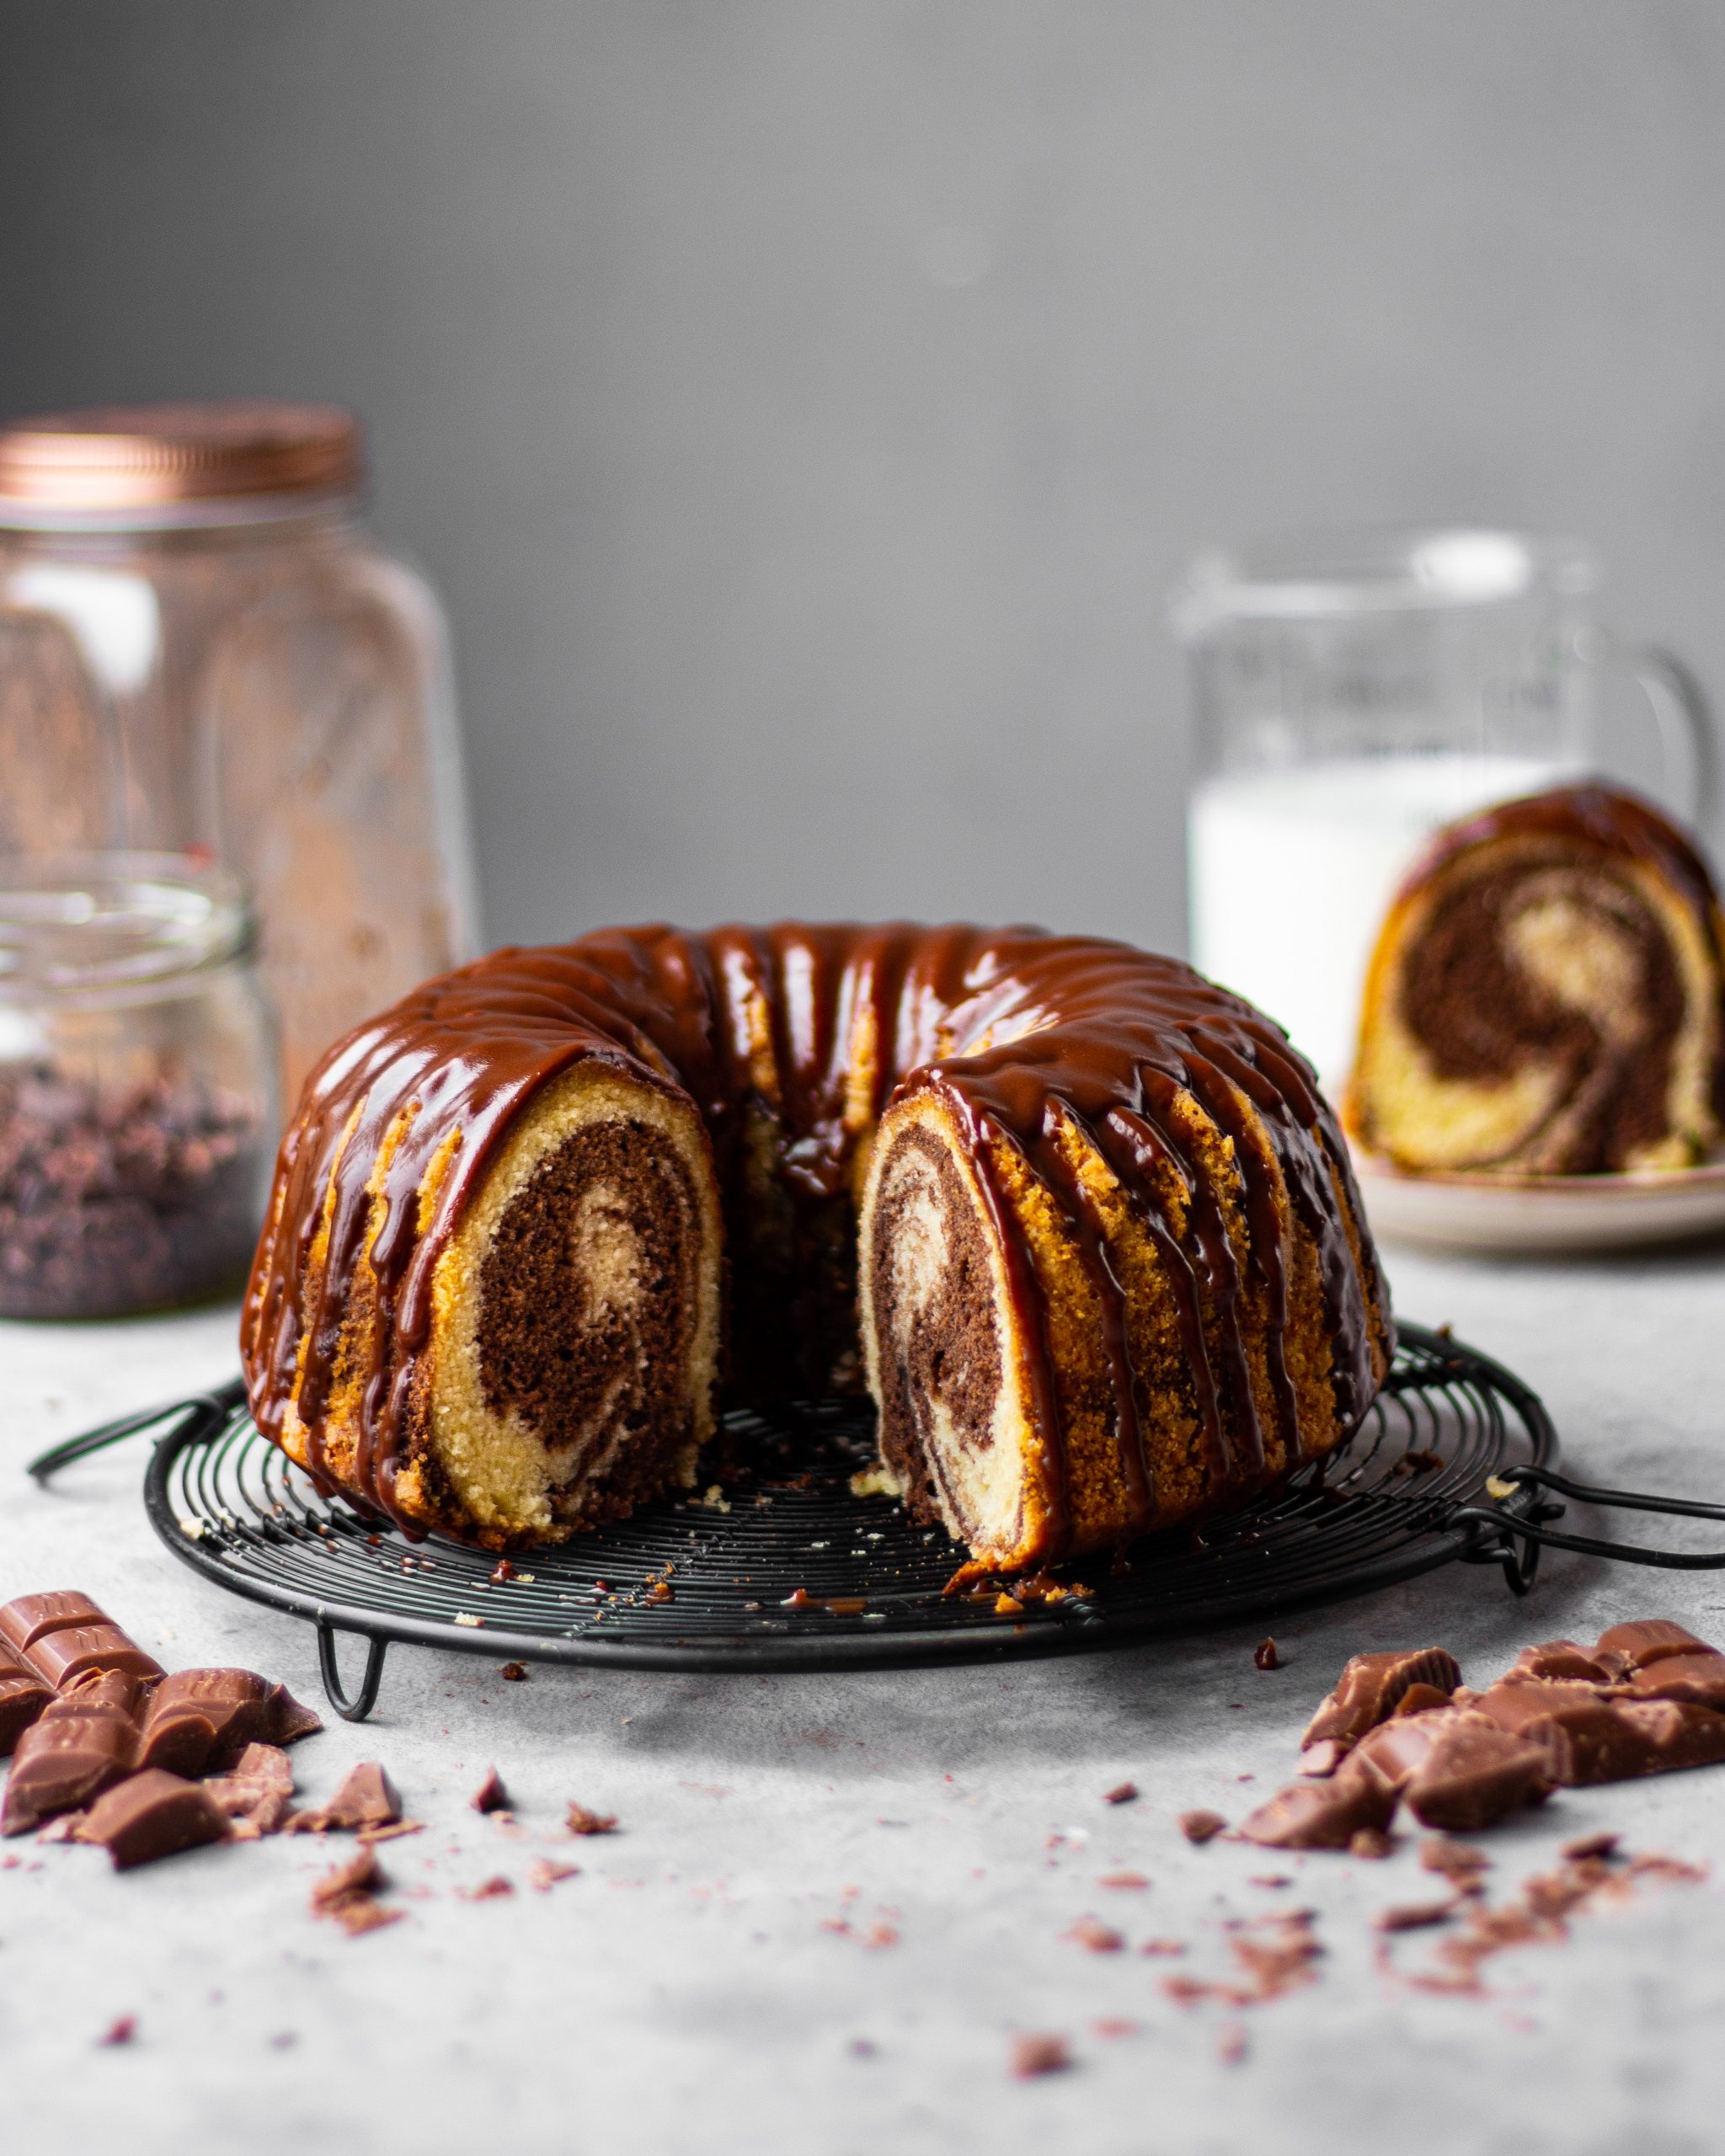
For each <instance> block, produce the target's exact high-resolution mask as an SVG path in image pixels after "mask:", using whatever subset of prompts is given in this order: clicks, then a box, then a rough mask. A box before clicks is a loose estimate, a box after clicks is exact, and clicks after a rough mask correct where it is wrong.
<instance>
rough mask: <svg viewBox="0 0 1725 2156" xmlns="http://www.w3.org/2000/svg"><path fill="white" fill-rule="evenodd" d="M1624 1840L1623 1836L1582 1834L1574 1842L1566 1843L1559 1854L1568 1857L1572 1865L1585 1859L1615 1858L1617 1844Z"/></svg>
mask: <svg viewBox="0 0 1725 2156" xmlns="http://www.w3.org/2000/svg"><path fill="white" fill-rule="evenodd" d="M1622 1838H1623V1837H1622V1836H1621V1834H1580V1835H1578V1836H1577V1838H1575V1840H1574V1841H1573V1842H1565V1843H1564V1844H1563V1847H1562V1849H1561V1850H1560V1851H1559V1854H1560V1855H1562V1856H1565V1857H1567V1859H1568V1860H1569V1861H1570V1862H1571V1863H1572V1864H1574V1863H1577V1862H1578V1861H1579V1860H1581V1859H1582V1858H1583V1857H1589V1856H1597V1857H1613V1856H1616V1854H1617V1844H1619V1842H1621V1840H1622Z"/></svg>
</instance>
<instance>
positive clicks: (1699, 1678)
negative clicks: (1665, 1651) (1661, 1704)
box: [1626, 1647, 1725, 1712]
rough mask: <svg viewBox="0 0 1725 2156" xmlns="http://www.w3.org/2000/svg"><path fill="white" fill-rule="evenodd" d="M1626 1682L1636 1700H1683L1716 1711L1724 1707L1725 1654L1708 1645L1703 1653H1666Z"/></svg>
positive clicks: (1636, 1672) (1691, 1704) (1637, 1671)
mask: <svg viewBox="0 0 1725 2156" xmlns="http://www.w3.org/2000/svg"><path fill="white" fill-rule="evenodd" d="M1626 1682H1627V1684H1628V1688H1629V1690H1630V1691H1631V1692H1632V1694H1634V1695H1635V1696H1636V1697H1637V1699H1642V1700H1682V1701H1684V1702H1685V1703H1686V1704H1687V1705H1690V1706H1695V1707H1712V1709H1713V1710H1715V1711H1716V1712H1717V1711H1718V1710H1721V1709H1725V1654H1720V1653H1718V1652H1716V1650H1714V1649H1713V1648H1712V1647H1709V1648H1707V1650H1706V1652H1704V1653H1701V1654H1673V1655H1664V1656H1662V1657H1660V1659H1659V1660H1658V1662H1649V1663H1648V1664H1647V1665H1646V1667H1645V1668H1641V1669H1637V1670H1636V1671H1635V1672H1634V1673H1633V1674H1632V1676H1630V1677H1629V1678H1628V1679H1627V1680H1626Z"/></svg>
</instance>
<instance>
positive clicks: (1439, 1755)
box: [1402, 1714, 1551, 1833]
mask: <svg viewBox="0 0 1725 2156" xmlns="http://www.w3.org/2000/svg"><path fill="white" fill-rule="evenodd" d="M1402 1794H1403V1796H1405V1798H1406V1800H1407V1806H1408V1809H1409V1810H1410V1811H1411V1812H1413V1816H1414V1817H1415V1818H1416V1819H1418V1821H1419V1822H1420V1823H1421V1824H1422V1825H1423V1826H1426V1827H1440V1828H1445V1830H1447V1831H1448V1832H1449V1833H1475V1832H1477V1830H1478V1829H1479V1828H1482V1827H1489V1826H1490V1825H1491V1824H1492V1823H1493V1821H1494V1820H1498V1819H1502V1818H1504V1817H1507V1816H1508V1815H1509V1813H1510V1812H1519V1811H1520V1810H1522V1809H1523V1807H1524V1806H1526V1805H1530V1804H1542V1803H1543V1802H1544V1801H1545V1800H1546V1797H1548V1796H1550V1795H1551V1780H1550V1779H1549V1777H1548V1774H1547V1771H1546V1753H1544V1752H1543V1751H1542V1750H1541V1748H1540V1747H1539V1746H1538V1745H1536V1744H1530V1743H1527V1742H1525V1741H1524V1740H1523V1739H1521V1738H1520V1737H1514V1736H1512V1735H1511V1734H1510V1733H1509V1731H1508V1730H1503V1729H1498V1728H1497V1727H1495V1726H1493V1724H1492V1723H1490V1722H1487V1721H1481V1719H1480V1718H1479V1717H1478V1716H1475V1715H1471V1714H1461V1715H1457V1716H1456V1717H1455V1721H1454V1722H1453V1723H1452V1724H1451V1726H1450V1727H1448V1728H1446V1729H1444V1730H1441V1731H1439V1733H1438V1737H1437V1741H1436V1742H1435V1743H1434V1744H1433V1746H1432V1748H1431V1749H1430V1750H1429V1752H1428V1753H1427V1754H1426V1756H1425V1758H1424V1759H1423V1761H1422V1762H1421V1763H1420V1764H1419V1766H1418V1768H1416V1769H1415V1770H1414V1772H1413V1774H1412V1776H1411V1777H1410V1778H1409V1780H1408V1782H1407V1788H1406V1789H1405V1790H1403V1792H1402Z"/></svg>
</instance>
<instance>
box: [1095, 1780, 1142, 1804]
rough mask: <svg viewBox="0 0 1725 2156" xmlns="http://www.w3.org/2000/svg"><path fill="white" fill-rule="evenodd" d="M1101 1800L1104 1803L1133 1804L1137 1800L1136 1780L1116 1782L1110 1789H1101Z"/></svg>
mask: <svg viewBox="0 0 1725 2156" xmlns="http://www.w3.org/2000/svg"><path fill="white" fill-rule="evenodd" d="M1102 1801H1103V1803H1104V1804H1135V1803H1136V1802H1137V1801H1138V1785H1137V1783H1136V1782H1116V1783H1115V1784H1114V1787H1113V1788H1112V1789H1105V1790H1103V1793H1102Z"/></svg>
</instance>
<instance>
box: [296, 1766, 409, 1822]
mask: <svg viewBox="0 0 1725 2156" xmlns="http://www.w3.org/2000/svg"><path fill="white" fill-rule="evenodd" d="M400 1817H401V1798H400V1797H399V1796H398V1795H397V1793H396V1788H395V1784H394V1783H393V1781H391V1780H390V1779H389V1777H388V1775H387V1774H385V1772H384V1771H383V1769H382V1767H381V1766H380V1765H379V1764H378V1763H377V1760H375V1759H362V1760H361V1761H360V1764H359V1765H358V1766H357V1767H355V1768H354V1769H351V1771H350V1773H349V1774H348V1775H347V1778H346V1779H345V1780H344V1781H343V1783H342V1784H341V1786H340V1787H339V1789H338V1790H336V1792H335V1794H334V1796H332V1797H331V1798H330V1800H329V1801H328V1804H326V1805H324V1806H322V1807H321V1808H320V1809H319V1810H318V1811H315V1812H296V1813H295V1815H294V1817H293V1822H292V1827H291V1830H290V1831H292V1832H299V1833H319V1834H322V1833H330V1832H332V1831H334V1833H355V1832H356V1831H357V1830H358V1829H359V1828H363V1827H393V1825H394V1824H395V1822H396V1821H397V1820H398V1819H399V1818H400Z"/></svg>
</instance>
